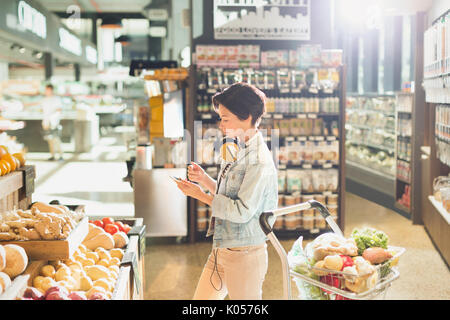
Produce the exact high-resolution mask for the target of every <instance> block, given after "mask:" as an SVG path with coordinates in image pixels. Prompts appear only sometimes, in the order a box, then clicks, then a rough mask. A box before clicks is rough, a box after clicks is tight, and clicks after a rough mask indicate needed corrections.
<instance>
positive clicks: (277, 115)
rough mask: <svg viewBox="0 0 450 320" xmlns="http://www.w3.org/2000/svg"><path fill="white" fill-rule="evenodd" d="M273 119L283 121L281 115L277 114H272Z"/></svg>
mask: <svg viewBox="0 0 450 320" xmlns="http://www.w3.org/2000/svg"><path fill="white" fill-rule="evenodd" d="M273 118H274V119H283V115H282V114H278V113H277V114H274V115H273Z"/></svg>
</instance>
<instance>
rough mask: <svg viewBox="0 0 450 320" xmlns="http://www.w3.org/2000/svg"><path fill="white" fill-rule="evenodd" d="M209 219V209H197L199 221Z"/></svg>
mask: <svg viewBox="0 0 450 320" xmlns="http://www.w3.org/2000/svg"><path fill="white" fill-rule="evenodd" d="M206 218H208V208H207V207H198V208H197V219H206Z"/></svg>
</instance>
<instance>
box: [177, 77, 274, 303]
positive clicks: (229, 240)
mask: <svg viewBox="0 0 450 320" xmlns="http://www.w3.org/2000/svg"><path fill="white" fill-rule="evenodd" d="M213 104H214V107H215V110H216V112H217V113H218V114H219V116H220V126H219V128H220V130H221V131H222V132H223V134H224V135H225V136H226V137H227V138H231V139H237V140H238V141H240V142H241V145H242V146H241V148H240V149H239V151H238V152H237V156H236V157H235V159H233V160H234V161H231V162H225V161H223V162H222V164H221V170H220V172H219V177H218V179H217V181H216V180H214V179H212V178H211V177H210V176H209V175H208V174H207V173H206V172H205V171H204V170H203V169H202V168H201V167H200V166H199V165H197V164H196V163H192V165H191V166H189V169H188V178H189V180H190V181H193V182H196V183H198V184H199V185H200V186H202V187H204V188H205V189H207V190H209V191H210V194H207V193H205V192H203V191H202V189H201V188H200V186H199V185H197V184H195V183H192V182H189V181H185V180H181V181H179V182H177V185H178V187H179V189H180V190H181V191H182V192H183V193H184V194H185V195H187V196H190V197H193V198H195V199H198V200H200V201H202V202H204V203H206V204H208V205H209V206H210V207H211V209H212V218H211V221H210V226H209V230H208V233H207V236H209V235H214V236H213V248H212V252H211V254H210V255H209V257H208V260H207V262H206V264H205V266H204V269H203V272H202V275H201V276H200V280H199V282H198V285H197V289H196V290H195V294H194V299H199V300H206V299H215V300H217V299H224V298H225V296H226V295H227V294H228V295H229V297H230V299H233V300H236V299H237V300H243V299H252V300H257V299H262V285H263V281H264V278H265V275H266V272H267V264H268V257H267V245H266V240H267V238H266V236H265V234H264V233H263V232H262V230H261V227H260V225H259V216H260V214H261V213H262V212H264V211H269V210H273V209H276V208H277V203H278V182H277V170H276V168H275V164H274V162H273V158H272V154H271V152H270V151H269V149H268V147H267V145H266V144H265V142H264V138H263V136H262V134H261V132H259V131H258V124H259V122H260V120H261V117H262V115H263V114H264V112H265V95H264V93H263V92H261V91H260V90H258V89H257V88H255V87H253V86H251V85H248V84H245V83H235V84H233V85H231V86H230V87H228V88H227V89H225V90H224V91H222V92H220V93H218V94H216V95H215V96H214V97H213Z"/></svg>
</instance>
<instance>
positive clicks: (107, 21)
mask: <svg viewBox="0 0 450 320" xmlns="http://www.w3.org/2000/svg"><path fill="white" fill-rule="evenodd" d="M100 27H101V28H104V29H120V28H122V19H120V18H116V17H105V18H102V24H101V25H100Z"/></svg>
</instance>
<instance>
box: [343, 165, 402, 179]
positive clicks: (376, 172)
mask: <svg viewBox="0 0 450 320" xmlns="http://www.w3.org/2000/svg"><path fill="white" fill-rule="evenodd" d="M345 163H346V165H350V166H352V167H355V168H358V169H359V170H363V171H366V172H368V173H370V174H372V175H377V176H379V177H383V178H385V179H388V180H392V181H394V180H395V178H394V175H390V174H388V173H386V172H382V171H378V170H376V169H373V168H370V167H367V166H364V165H362V164H360V163H357V162H354V161H351V160H346V162H345Z"/></svg>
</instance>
